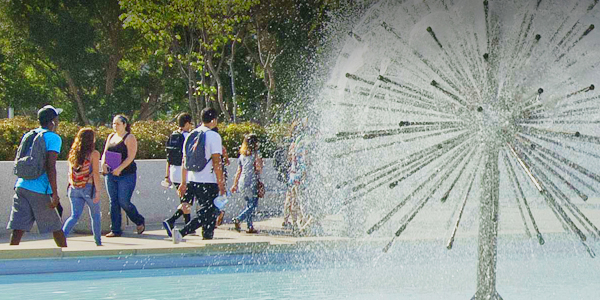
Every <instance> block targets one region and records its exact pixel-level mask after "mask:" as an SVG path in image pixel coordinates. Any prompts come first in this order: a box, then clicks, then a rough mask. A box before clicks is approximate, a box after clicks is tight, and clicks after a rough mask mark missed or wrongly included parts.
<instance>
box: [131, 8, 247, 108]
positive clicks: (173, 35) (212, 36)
mask: <svg viewBox="0 0 600 300" xmlns="http://www.w3.org/2000/svg"><path fill="white" fill-rule="evenodd" d="M256 3H258V1H257V0H227V1H222V0H194V1H188V0H175V1H152V0H133V1H122V2H121V5H122V8H123V9H124V10H125V13H124V14H123V15H122V19H123V20H124V24H125V26H127V27H132V28H135V29H137V30H139V31H140V32H142V34H143V35H144V37H145V38H146V39H147V40H148V41H149V42H150V43H151V45H152V46H153V47H154V50H155V51H159V52H164V53H165V55H166V56H167V61H168V62H169V64H170V65H171V66H172V65H175V64H177V65H178V69H179V71H180V73H181V74H182V75H183V76H184V77H185V78H186V79H187V82H188V84H187V86H188V99H189V106H190V109H191V111H192V113H193V114H194V115H195V116H196V117H198V116H199V112H200V110H201V109H202V108H203V107H204V106H205V105H206V106H208V105H209V103H210V99H211V98H212V97H213V96H214V94H216V98H217V103H218V107H219V108H220V110H221V112H222V113H223V114H224V115H225V118H226V119H230V112H229V109H228V108H227V106H226V105H225V102H224V99H223V84H222V81H221V78H220V74H221V72H222V69H223V63H224V61H225V58H226V56H225V53H226V48H227V46H228V44H229V42H230V41H232V40H234V39H236V36H235V32H236V30H237V27H236V26H235V25H236V24H239V23H241V22H244V21H245V20H246V19H247V15H246V14H247V12H248V11H249V9H250V8H251V7H252V6H253V5H255V4H256ZM198 95H201V96H203V97H204V101H202V100H200V98H198V97H197V96H198ZM202 102H203V103H202Z"/></svg>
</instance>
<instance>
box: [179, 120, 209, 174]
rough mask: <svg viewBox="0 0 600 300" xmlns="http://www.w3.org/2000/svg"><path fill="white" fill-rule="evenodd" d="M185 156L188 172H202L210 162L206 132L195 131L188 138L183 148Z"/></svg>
mask: <svg viewBox="0 0 600 300" xmlns="http://www.w3.org/2000/svg"><path fill="white" fill-rule="evenodd" d="M183 151H184V155H185V168H186V169H187V170H188V171H192V172H200V171H202V170H204V168H205V167H206V165H207V164H208V162H209V161H210V160H211V159H212V158H209V159H206V131H202V130H194V131H192V132H191V133H190V135H189V136H188V137H187V139H186V142H185V145H184V147H183Z"/></svg>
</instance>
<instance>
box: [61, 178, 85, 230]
mask: <svg viewBox="0 0 600 300" xmlns="http://www.w3.org/2000/svg"><path fill="white" fill-rule="evenodd" d="M68 194H69V200H71V216H70V217H69V218H68V219H67V221H66V222H65V224H64V225H63V228H62V230H63V232H64V234H65V236H69V233H71V230H72V229H73V227H75V225H76V224H77V221H78V220H79V217H81V213H82V212H83V206H84V205H85V199H84V198H83V197H81V195H80V194H81V193H80V192H79V191H77V190H74V189H73V188H69V193H68Z"/></svg>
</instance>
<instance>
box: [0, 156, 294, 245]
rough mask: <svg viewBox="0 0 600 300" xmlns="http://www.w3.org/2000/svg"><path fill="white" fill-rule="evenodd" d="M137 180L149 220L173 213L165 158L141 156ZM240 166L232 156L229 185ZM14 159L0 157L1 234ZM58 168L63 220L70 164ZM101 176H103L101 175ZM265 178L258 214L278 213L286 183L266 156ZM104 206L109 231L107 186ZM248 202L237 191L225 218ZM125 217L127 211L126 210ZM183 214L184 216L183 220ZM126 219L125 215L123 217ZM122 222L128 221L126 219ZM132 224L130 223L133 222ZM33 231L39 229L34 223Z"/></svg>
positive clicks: (83, 227) (85, 221)
mask: <svg viewBox="0 0 600 300" xmlns="http://www.w3.org/2000/svg"><path fill="white" fill-rule="evenodd" d="M136 163H137V165H138V173H137V175H138V180H137V185H136V189H135V192H134V194H133V197H132V202H133V204H135V205H136V207H137V209H138V210H139V212H140V213H141V214H142V215H143V216H144V217H145V218H146V223H147V224H150V223H156V224H158V223H160V222H161V221H162V220H163V219H165V218H167V217H169V216H171V215H172V214H173V213H174V212H175V209H176V207H177V205H178V204H179V198H178V197H177V194H176V192H175V190H173V189H166V188H164V187H162V186H161V185H160V182H161V181H162V180H163V178H164V175H165V160H164V159H157V160H138V161H136ZM236 168H237V159H231V165H230V166H229V167H228V169H227V170H228V172H229V178H228V180H227V187H228V189H229V188H230V187H231V184H232V183H233V176H234V175H235V171H236ZM12 169H13V162H12V161H0V226H1V229H0V236H4V235H8V234H10V232H9V231H8V230H6V224H7V223H8V219H9V216H10V210H11V206H12V198H13V195H14V190H13V187H14V183H15V181H16V177H15V176H14V175H13V173H12ZM57 171H58V189H59V195H60V197H61V204H62V206H63V207H64V210H65V212H64V213H63V222H64V221H65V220H66V219H67V218H68V217H69V216H70V215H71V203H70V201H69V199H68V198H67V195H66V188H67V171H68V164H67V162H66V161H59V162H58V163H57ZM101 179H104V177H102V176H101ZM262 179H263V181H264V183H265V188H266V195H265V197H264V198H262V199H261V200H260V201H259V207H258V212H259V214H265V215H272V214H279V213H280V212H281V208H282V207H283V201H284V199H285V186H284V185H283V184H282V183H280V182H278V181H277V179H276V173H275V170H274V168H273V162H272V160H271V159H265V169H264V171H263V175H262ZM101 192H102V194H101V200H100V201H101V208H102V229H103V231H108V230H109V228H110V217H109V215H108V212H109V201H108V195H107V194H106V189H101ZM244 206H245V202H244V201H243V199H241V198H240V197H239V194H234V196H233V197H232V199H230V202H229V203H228V204H227V206H226V207H225V220H226V221H229V220H231V218H233V217H234V215H235V214H237V213H239V212H240V211H241V210H242V209H243V207H244ZM123 218H125V213H123ZM182 219H183V218H181V220H182ZM124 220H125V219H124ZM123 224H126V223H125V221H124V222H123ZM130 224H131V223H130ZM75 230H76V231H78V232H90V221H89V215H88V213H87V209H86V211H85V213H84V214H83V216H82V217H81V218H80V220H79V223H78V224H77V227H75ZM32 231H37V229H36V228H35V225H34V229H33V230H32Z"/></svg>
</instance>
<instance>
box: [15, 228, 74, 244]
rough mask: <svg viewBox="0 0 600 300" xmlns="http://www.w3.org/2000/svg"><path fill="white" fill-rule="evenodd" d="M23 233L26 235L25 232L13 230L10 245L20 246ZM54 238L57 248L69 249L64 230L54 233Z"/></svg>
mask: <svg viewBox="0 0 600 300" xmlns="http://www.w3.org/2000/svg"><path fill="white" fill-rule="evenodd" d="M23 233H25V232H24V231H23V230H18V229H15V230H13V232H12V234H11V235H10V244H11V245H12V246H16V245H19V243H21V238H22V237H23ZM52 236H53V237H54V242H56V246H58V247H67V239H66V238H65V234H64V232H63V231H62V230H57V231H54V232H52Z"/></svg>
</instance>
